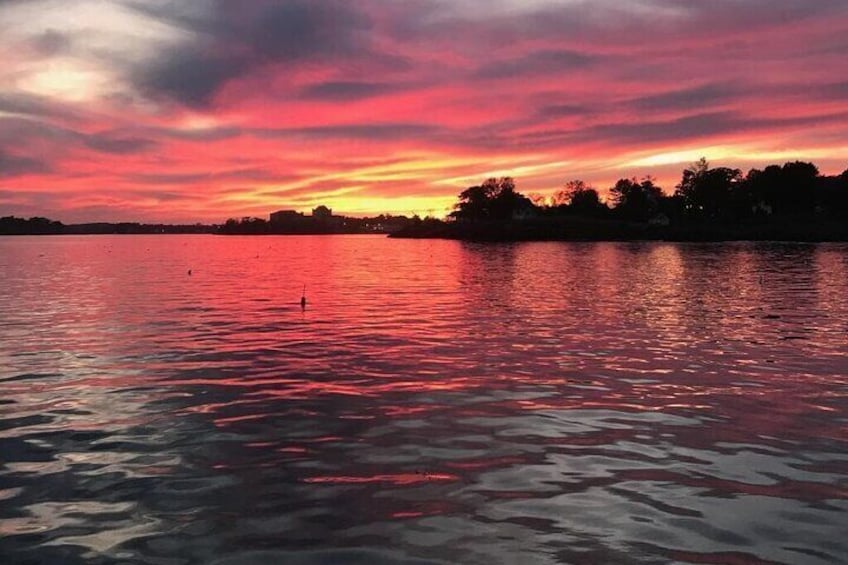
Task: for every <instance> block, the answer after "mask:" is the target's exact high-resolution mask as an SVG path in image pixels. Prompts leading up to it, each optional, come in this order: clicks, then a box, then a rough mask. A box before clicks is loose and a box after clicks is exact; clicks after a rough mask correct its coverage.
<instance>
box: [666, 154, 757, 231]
mask: <svg viewBox="0 0 848 565" xmlns="http://www.w3.org/2000/svg"><path fill="white" fill-rule="evenodd" d="M741 181H742V171H740V170H739V169H730V168H727V167H718V168H715V169H711V168H710V166H709V163H708V162H707V160H706V159H704V158H703V157H702V158H701V159H700V160H699V161H697V162H696V163H694V164H693V165H692V166H691V167H689V168H688V169H686V170H684V171H683V178H682V179H681V181H680V184H678V185H677V192H676V195H677V196H679V197H680V198H681V199H682V200H683V204H684V207H685V209H686V211H687V213H689V214H690V215H692V216H696V217H703V218H712V219H716V218H719V217H720V216H721V215H722V213H724V212H726V211H727V210H728V209H729V208H730V203H731V198H732V193H733V190H734V189H735V188H736V187H737V186H738V185H739V183H740V182H741Z"/></svg>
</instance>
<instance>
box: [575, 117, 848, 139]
mask: <svg viewBox="0 0 848 565" xmlns="http://www.w3.org/2000/svg"><path fill="white" fill-rule="evenodd" d="M845 118H846V116H845V115H844V114H843V115H829V114H821V115H816V116H803V117H787V118H752V117H749V116H746V115H742V114H739V113H737V112H731V111H728V112H707V113H699V114H693V115H689V116H684V117H681V118H678V119H674V120H664V121H650V122H642V123H639V122H634V123H630V124H602V125H597V126H594V127H592V128H588V129H586V130H583V131H581V132H580V137H581V138H582V139H584V140H587V141H588V140H595V141H604V142H619V143H627V144H631V143H656V142H674V141H681V140H686V141H692V140H697V139H704V138H709V137H714V136H720V135H728V136H729V135H733V136H736V135H738V134H739V133H740V132H749V131H768V130H772V129H784V130H788V129H791V128H799V127H800V128H805V127H812V126H816V125H821V124H829V123H839V122H841V121H842V120H844V119H845ZM574 141H578V139H577V138H575V139H574Z"/></svg>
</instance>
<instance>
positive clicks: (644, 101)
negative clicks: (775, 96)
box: [626, 83, 742, 110]
mask: <svg viewBox="0 0 848 565" xmlns="http://www.w3.org/2000/svg"><path fill="white" fill-rule="evenodd" d="M740 94H742V92H741V88H740V87H739V86H734V85H732V84H728V83H708V84H703V85H699V86H695V87H691V88H683V89H679V90H671V91H668V92H662V93H660V94H651V95H648V96H641V97H639V98H634V99H631V100H629V101H628V102H627V103H626V105H627V106H630V107H632V108H635V109H637V110H680V109H689V108H705V107H706V108H708V107H710V106H713V105H716V104H722V103H725V102H730V101H733V100H734V99H735V98H737V97H738V96H739V95H740Z"/></svg>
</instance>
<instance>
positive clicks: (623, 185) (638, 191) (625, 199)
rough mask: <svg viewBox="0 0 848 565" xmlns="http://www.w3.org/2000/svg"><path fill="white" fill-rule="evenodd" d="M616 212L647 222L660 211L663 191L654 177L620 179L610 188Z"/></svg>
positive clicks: (630, 218) (629, 218)
mask: <svg viewBox="0 0 848 565" xmlns="http://www.w3.org/2000/svg"><path fill="white" fill-rule="evenodd" d="M610 194H611V196H612V199H613V202H615V210H616V212H617V213H618V214H619V215H620V216H621V217H623V218H624V219H627V220H631V221H636V222H646V221H648V220H649V219H651V218H652V217H653V216H654V215H655V214H656V213H657V212H658V211H659V206H660V200H661V199H662V198H663V192H662V189H660V187H658V186H657V185H655V184H654V179H652V178H651V177H645V178H644V179H642V182H638V181H637V180H636V179H635V178H631V179H620V180H619V181H618V182H616V183H615V186H614V187H612V188H611V189H610Z"/></svg>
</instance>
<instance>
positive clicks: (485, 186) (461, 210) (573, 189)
mask: <svg viewBox="0 0 848 565" xmlns="http://www.w3.org/2000/svg"><path fill="white" fill-rule="evenodd" d="M608 193H609V199H608V201H604V199H602V198H601V195H600V193H599V191H598V190H597V189H596V188H595V187H592V186H590V185H588V184H587V183H585V182H583V181H581V180H572V181H568V182H566V183H565V184H564V186H563V188H562V189H560V190H558V191H556V192H555V193H554V194H553V195H552V196H550V197H548V198H545V197H543V196H541V195H538V194H530V195H529V196H525V195H523V194H521V193H520V192H518V190H517V188H516V183H515V180H514V179H512V178H511V177H503V178H490V179H488V180H486V181H485V182H483V183H482V184H480V185H478V186H472V187H469V188H466V189H465V190H463V191H462V192H461V193H460V194H459V197H458V202H457V203H456V205H455V206H454V210H453V212H451V213H450V215H449V216H450V218H451V219H453V220H457V221H461V222H469V221H470V222H481V221H489V222H498V221H501V222H502V221H506V220H520V219H524V218H532V217H545V216H582V217H586V218H595V219H611V220H621V221H625V222H634V223H651V222H653V223H658V224H662V225H667V224H716V225H727V224H738V223H745V222H767V223H781V222H787V223H792V222H795V223H797V222H813V221H818V220H825V221H834V222H843V221H848V170H846V171H845V172H843V173H842V174H841V175H837V176H826V175H821V174H820V172H819V169H818V167H816V165H814V164H813V163H808V162H801V161H794V162H789V163H786V164H784V165H770V166H768V167H766V168H765V169H762V170H760V169H752V170H750V171H748V173H747V174H744V175H743V174H742V171H741V170H739V169H732V168H728V167H712V166H710V164H709V162H708V161H707V160H706V159H703V158H702V159H700V160H699V161H698V162H696V163H694V164H692V165H691V166H690V167H688V168H686V169H685V170H684V171H683V173H682V175H681V179H680V182H679V183H678V184H677V185H676V186H675V190H674V192H673V193H672V194H666V193H665V192H664V191H663V190H662V189H661V188H660V187H659V186H657V184H656V180H655V179H654V178H653V177H650V176H646V177H644V178H642V179H637V178H622V179H619V180H618V181H617V182H616V183H615V184H614V185H613V186H612V187H610V188H609V191H608Z"/></svg>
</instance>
